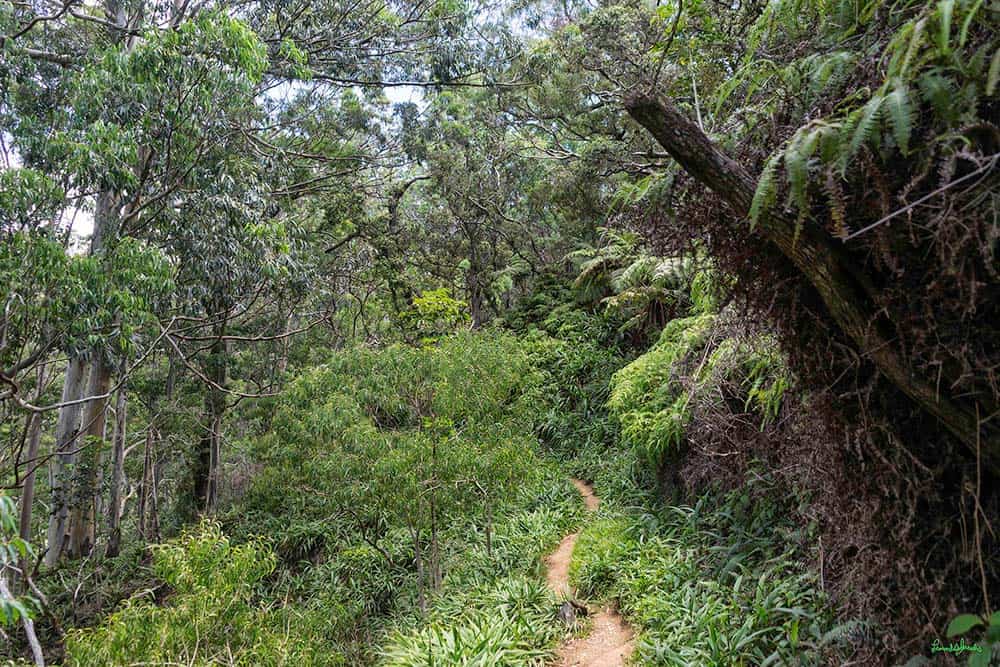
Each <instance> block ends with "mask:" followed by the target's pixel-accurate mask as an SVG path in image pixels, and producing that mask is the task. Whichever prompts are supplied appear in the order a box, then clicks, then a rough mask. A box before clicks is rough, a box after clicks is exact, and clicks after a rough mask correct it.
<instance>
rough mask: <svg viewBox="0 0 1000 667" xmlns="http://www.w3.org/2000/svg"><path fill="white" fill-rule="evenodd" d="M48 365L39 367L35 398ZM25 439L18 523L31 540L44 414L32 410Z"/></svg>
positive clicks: (42, 387) (24, 536) (42, 386)
mask: <svg viewBox="0 0 1000 667" xmlns="http://www.w3.org/2000/svg"><path fill="white" fill-rule="evenodd" d="M47 369H48V366H47V365H45V364H42V365H40V366H39V367H38V372H37V374H36V376H35V377H36V379H37V382H38V387H37V389H36V390H35V400H36V401H39V400H40V399H41V397H42V393H44V391H45V384H46V382H48V379H49V378H48V375H49V374H48V372H47ZM25 440H27V445H26V447H25V449H24V458H23V459H22V461H23V462H24V463H25V464H26V466H27V472H26V473H25V475H24V484H23V486H22V487H21V507H20V509H21V516H20V520H19V524H18V534H19V535H20V536H21V539H22V540H25V541H26V542H28V541H31V512H32V509H33V506H34V503H35V475H36V473H37V472H38V449H39V444H40V443H41V441H42V414H41V413H40V412H32V413H31V414H30V415H29V416H28V418H27V423H26V424H25Z"/></svg>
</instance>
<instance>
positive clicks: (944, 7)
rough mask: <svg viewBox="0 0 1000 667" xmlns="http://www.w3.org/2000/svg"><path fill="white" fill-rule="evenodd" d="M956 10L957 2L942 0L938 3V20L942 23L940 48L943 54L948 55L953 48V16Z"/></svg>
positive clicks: (939, 36)
mask: <svg viewBox="0 0 1000 667" xmlns="http://www.w3.org/2000/svg"><path fill="white" fill-rule="evenodd" d="M954 10H955V0H941V2H939V3H938V18H939V19H940V21H941V24H940V32H939V33H938V48H939V49H940V50H941V53H948V52H949V51H951V47H950V46H949V44H948V42H949V41H951V15H952V13H953V12H954Z"/></svg>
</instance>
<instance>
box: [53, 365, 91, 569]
mask: <svg viewBox="0 0 1000 667" xmlns="http://www.w3.org/2000/svg"><path fill="white" fill-rule="evenodd" d="M84 376H85V373H84V363H83V358H81V357H79V356H76V357H71V358H70V360H69V363H67V365H66V377H65V378H64V380H63V388H62V397H61V398H60V402H61V403H64V404H66V403H69V405H63V407H61V408H60V409H59V416H58V417H57V419H56V433H55V438H56V442H55V452H54V453H55V456H54V457H52V462H51V465H50V466H49V488H50V489H51V500H50V508H49V512H50V514H49V528H48V531H47V534H46V545H47V547H46V551H45V564H46V565H47V566H48V567H52V566H53V565H55V564H56V563H57V562H58V561H59V557H60V556H61V555H62V551H63V547H64V545H65V541H66V525H67V523H68V521H69V488H70V479H69V474H70V473H69V471H70V469H71V468H72V466H73V462H74V460H75V458H76V454H75V453H74V450H76V449H77V447H78V445H77V443H78V441H79V439H78V438H77V434H78V431H79V429H80V413H81V411H82V410H83V405H82V404H80V403H74V401H78V400H80V398H81V397H82V395H83V381H84Z"/></svg>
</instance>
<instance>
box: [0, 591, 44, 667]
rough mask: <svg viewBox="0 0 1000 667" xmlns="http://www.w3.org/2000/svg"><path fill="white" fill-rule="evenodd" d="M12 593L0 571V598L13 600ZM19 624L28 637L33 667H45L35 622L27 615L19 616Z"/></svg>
mask: <svg viewBox="0 0 1000 667" xmlns="http://www.w3.org/2000/svg"><path fill="white" fill-rule="evenodd" d="M13 599H14V595H13V594H12V593H11V592H10V588H8V587H7V578H6V576H5V575H4V574H3V573H2V572H0V600H4V601H7V600H13ZM21 624H22V625H23V626H24V634H25V636H26V637H27V638H28V645H29V646H30V647H31V655H32V657H33V658H34V660H35V667H45V657H44V656H43V655H42V645H41V643H39V641H38V636H37V635H36V634H35V623H34V621H32V620H31V619H30V618H28V617H27V616H22V617H21Z"/></svg>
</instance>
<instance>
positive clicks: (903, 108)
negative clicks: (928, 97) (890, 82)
mask: <svg viewBox="0 0 1000 667" xmlns="http://www.w3.org/2000/svg"><path fill="white" fill-rule="evenodd" d="M885 105H886V106H887V107H888V109H889V122H890V123H891V124H892V133H893V136H894V137H895V139H896V145H897V146H899V150H900V151H901V152H902V153H903V154H904V155H905V154H907V153H909V150H910V134H911V132H912V131H913V107H911V106H910V95H909V90H908V89H907V87H906V84H904V83H902V82H898V83H897V84H896V86H895V88H893V91H892V92H891V93H889V95H887V96H886V98H885Z"/></svg>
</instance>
